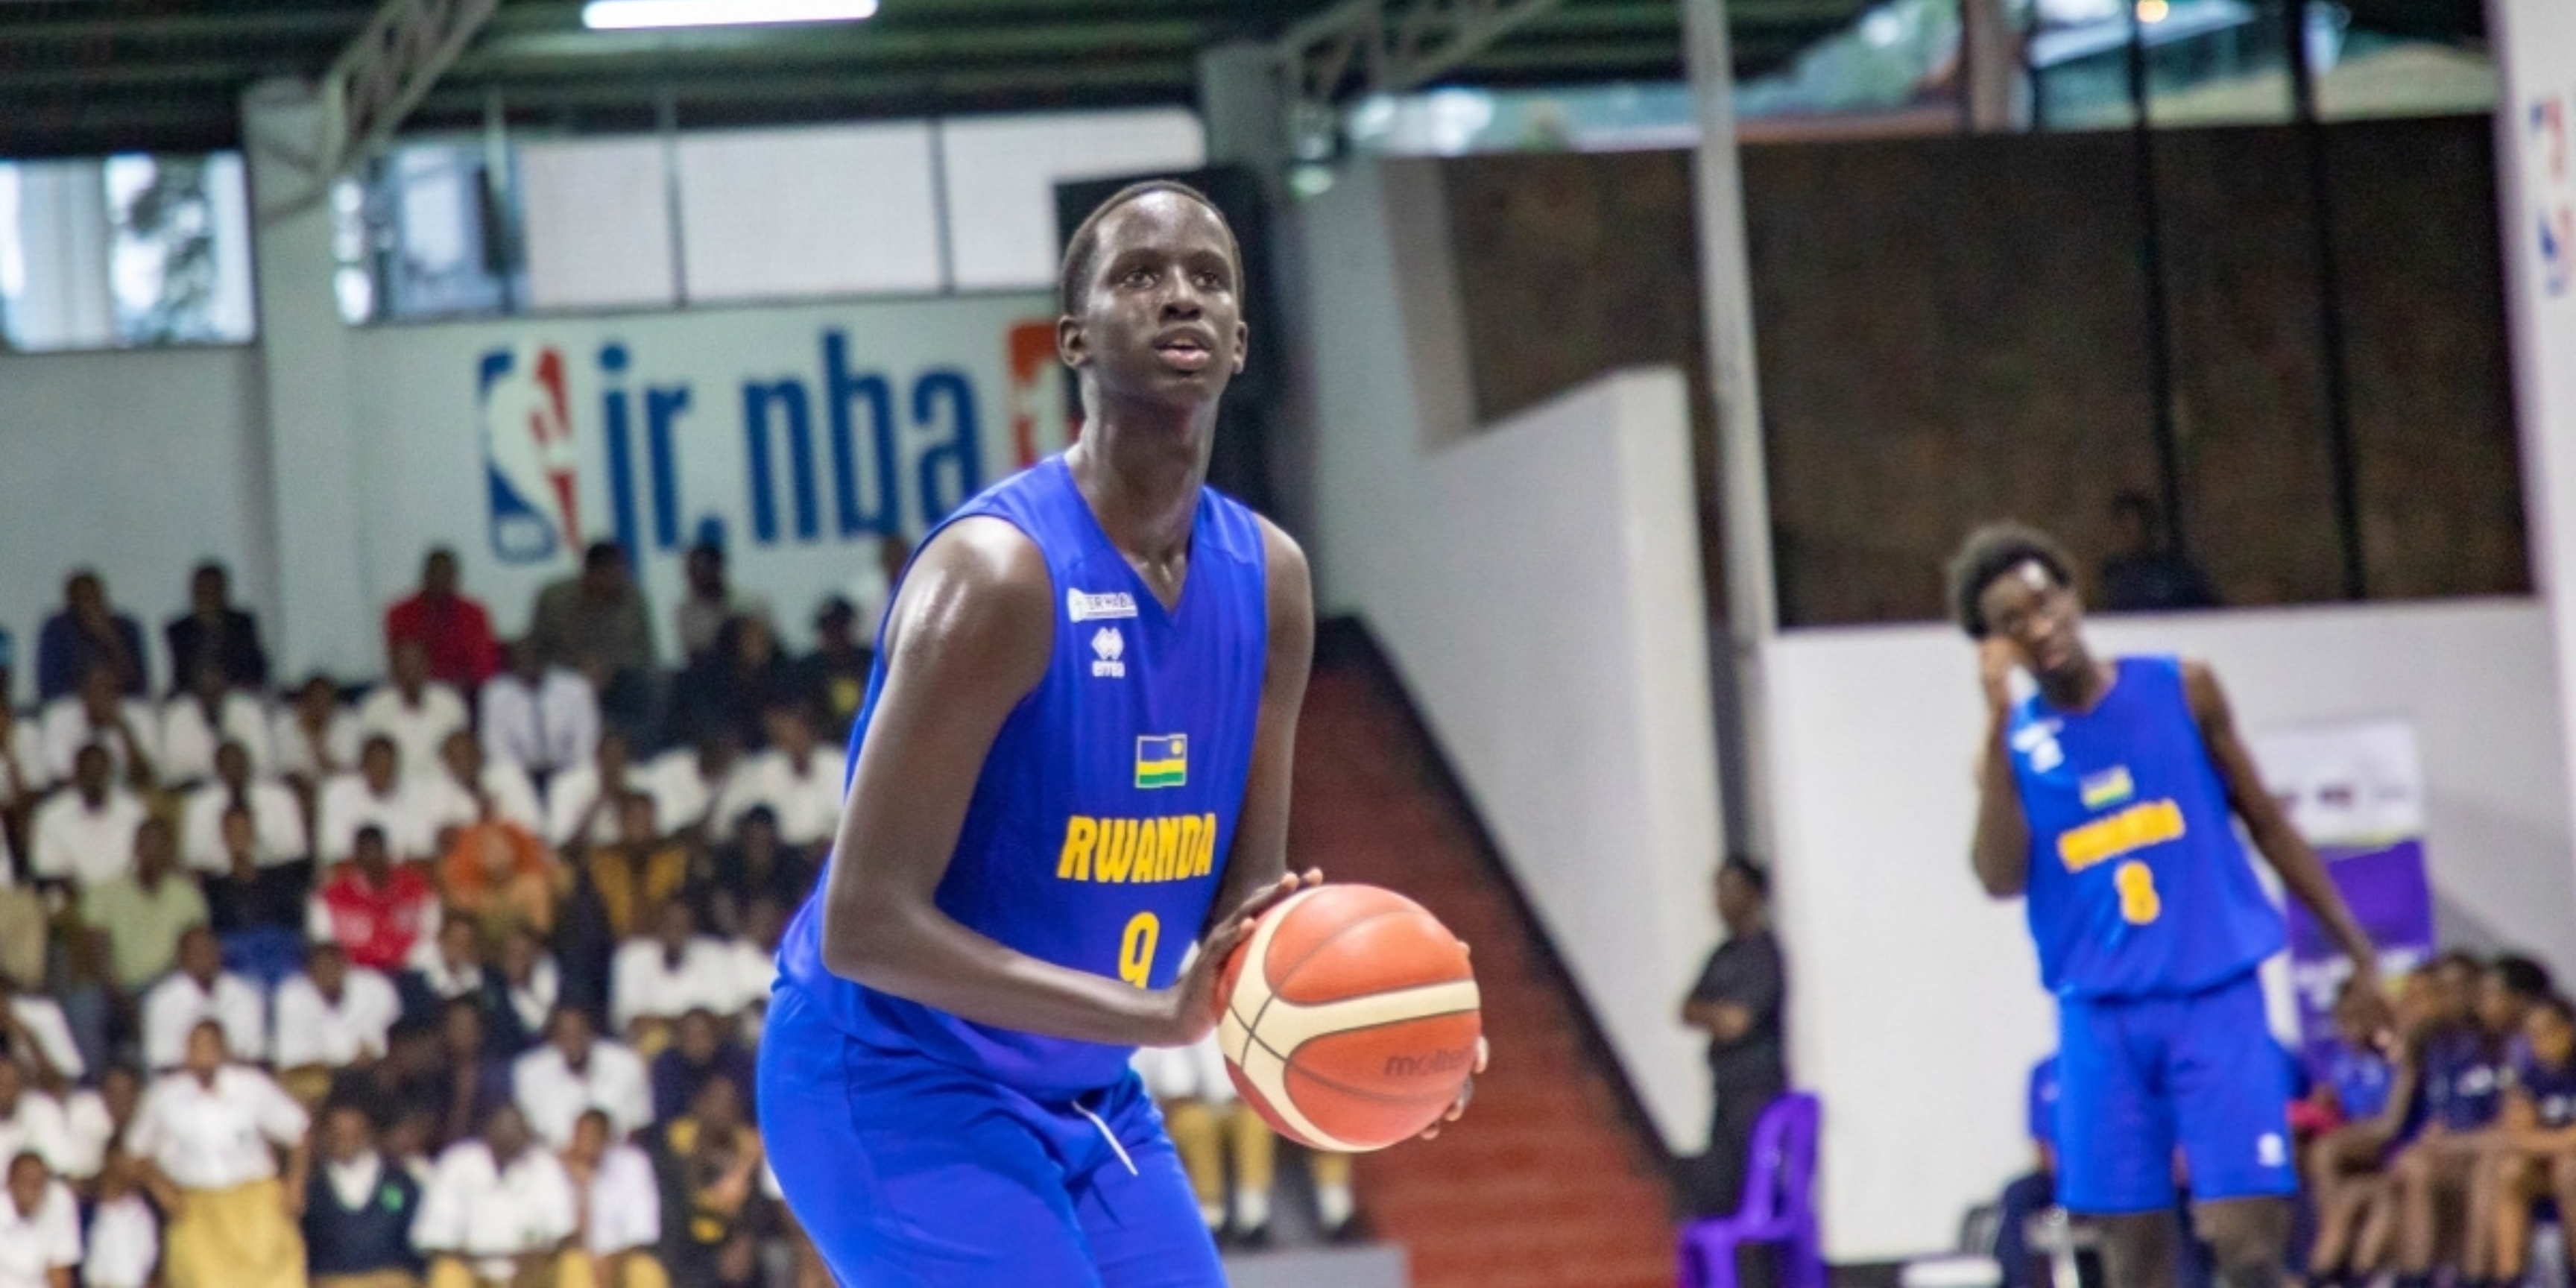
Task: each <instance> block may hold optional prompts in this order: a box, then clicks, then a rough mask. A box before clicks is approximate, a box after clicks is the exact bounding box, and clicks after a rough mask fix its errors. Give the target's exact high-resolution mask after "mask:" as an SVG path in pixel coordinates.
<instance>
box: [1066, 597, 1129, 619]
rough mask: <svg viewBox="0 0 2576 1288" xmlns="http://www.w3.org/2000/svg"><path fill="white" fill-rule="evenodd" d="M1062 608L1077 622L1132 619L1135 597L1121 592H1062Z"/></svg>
mask: <svg viewBox="0 0 2576 1288" xmlns="http://www.w3.org/2000/svg"><path fill="white" fill-rule="evenodd" d="M1064 608H1065V611H1066V612H1068V613H1071V614H1073V620H1075V621H1077V622H1097V621H1106V620H1108V619H1110V618H1113V617H1134V616H1135V615H1136V597H1135V596H1134V595H1130V594H1128V593H1127V592H1126V591H1123V590H1112V591H1108V592H1105V593H1103V594H1098V595H1094V594H1091V593H1089V592H1087V591H1080V590H1068V591H1066V592H1064Z"/></svg>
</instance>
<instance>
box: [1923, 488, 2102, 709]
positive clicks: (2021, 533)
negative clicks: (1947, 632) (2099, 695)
mask: <svg viewBox="0 0 2576 1288" xmlns="http://www.w3.org/2000/svg"><path fill="white" fill-rule="evenodd" d="M1950 610H1951V612H1952V614H1953V615H1954V616H1956V617H1957V619H1958V622H1959V628H1960V629H1961V630H1964V631H1966V632H1967V633H1968V638H1970V639H1975V640H1985V639H2004V640H2008V641H2010V642H2011V643H2012V645H2013V647H2014V648H2015V649H2017V650H2018V651H2019V652H2020V654H2021V661H2022V665H2023V666H2024V667H2025V668H2027V669H2028V670H2029V671H2030V673H2031V674H2032V675H2034V676H2037V677H2039V678H2041V679H2046V678H2048V677H2050V676H2056V675H2064V674H2067V673H2069V672H2072V671H2080V670H2082V669H2083V668H2084V667H2085V666H2086V665H2088V659H2087V658H2086V656H2085V653H2084V605H2083V603H2082V601H2080V600H2079V599H2078V598H2077V597H2076V594H2075V561H2074V560H2073V559H2070V558H2068V557H2067V554H2066V549H2065V547H2063V546H2060V545H2058V544H2057V542H2056V541H2055V540H2054V539H2053V538H2051V537H2050V536H2049V535H2048V534H2047V533H2045V532H2042V531H2040V530H2039V529H2037V528H2032V527H2026V526H2024V525H2022V524H2018V523H1990V524H1987V525H1985V526H1984V527H1981V528H1979V529H1977V530H1976V531H1974V532H1971V533H1969V534H1968V539H1967V540H1966V541H1964V542H1961V543H1960V545H1959V552H1958V553H1957V554H1956V555H1953V556H1951V559H1950Z"/></svg>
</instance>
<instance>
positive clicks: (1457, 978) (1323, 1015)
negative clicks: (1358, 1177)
mask: <svg viewBox="0 0 2576 1288" xmlns="http://www.w3.org/2000/svg"><path fill="white" fill-rule="evenodd" d="M1217 995H1218V997H1219V999H1220V1002H1221V1004H1222V1006H1223V1007H1224V1011H1223V1013H1222V1014H1221V1015H1220V1016H1219V1019H1218V1024H1217V1039H1218V1044H1219V1045H1220V1046H1221V1047H1222V1048H1223V1050H1224V1053H1225V1066H1226V1072H1227V1073H1228V1074H1230V1075H1232V1077H1233V1079H1234V1085H1235V1088H1236V1089H1237V1090H1239V1091H1241V1092H1242V1093H1243V1097H1244V1099H1245V1100H1246V1101H1247V1102H1249V1103H1250V1104H1251V1105H1252V1106H1253V1108H1255V1109H1257V1110H1259V1111H1260V1113H1261V1116H1262V1117H1263V1118H1265V1119H1267V1120H1269V1122H1270V1125H1271V1126H1272V1127H1274V1128H1276V1129H1278V1131H1279V1134H1280V1135H1283V1136H1286V1137H1287V1138H1289V1139H1290V1140H1293V1141H1296V1142H1298V1143H1299V1144H1302V1145H1306V1146H1309V1147H1312V1148H1316V1149H1328V1150H1338V1151H1342V1152H1345V1153H1359V1152H1365V1151H1368V1150H1376V1149H1384V1148H1386V1147H1387V1146H1389V1145H1392V1144H1394V1143H1396V1142H1397V1141H1400V1140H1404V1139H1406V1138H1408V1137H1411V1136H1415V1135H1418V1134H1420V1133H1421V1131H1422V1130H1423V1129H1424V1128H1426V1127H1429V1126H1431V1125H1432V1124H1433V1123H1435V1122H1438V1121H1439V1120H1440V1116H1441V1115H1442V1114H1443V1113H1445V1112H1447V1111H1448V1109H1449V1106H1450V1105H1451V1104H1452V1103H1454V1102H1455V1101H1456V1100H1457V1098H1458V1092H1459V1090H1460V1089H1461V1088H1462V1087H1463V1086H1465V1084H1466V1081H1467V1079H1468V1077H1469V1076H1470V1075H1471V1074H1472V1073H1473V1072H1474V1071H1475V1063H1476V1039H1477V1038H1478V1036H1479V1035H1480V1034H1481V1033H1482V1032H1483V1029H1484V1022H1483V1018H1482V1014H1481V1012H1480V1011H1479V1010H1478V999H1477V994H1476V976H1475V972H1474V971H1473V970H1472V969H1471V968H1470V967H1469V965H1468V962H1467V946H1466V945H1465V944H1462V943H1460V942H1459V941H1458V937H1457V936H1456V935H1453V934H1450V933H1449V928H1448V927H1446V926H1443V925H1441V924H1440V921H1439V919H1438V918H1436V917H1433V916H1432V915H1431V914H1430V913H1428V912H1426V911H1424V910H1423V908H1422V905H1420V904H1417V903H1415V902H1414V901H1412V900H1411V899H1407V898H1405V897H1404V896H1403V895H1400V894H1397V893H1395V892H1394V891H1392V890H1382V889H1379V888H1378V887H1376V886H1366V885H1326V886H1317V887H1315V888H1314V889H1311V890H1306V891H1303V892H1300V893H1298V894H1295V895H1292V896H1290V897H1289V898H1288V899H1286V900H1285V901H1283V902H1281V903H1280V905H1279V906H1278V907H1276V908H1273V909H1271V910H1269V911H1268V912H1266V913H1263V914H1262V916H1261V918H1260V920H1259V922H1258V923H1257V924H1256V925H1255V927H1254V929H1253V932H1252V935H1251V937H1250V938H1248V939H1246V940H1245V941H1244V942H1243V946H1242V947H1240V948H1238V949H1236V950H1235V953H1234V956H1232V957H1231V958H1229V959H1227V961H1226V963H1225V968H1224V970H1223V972H1222V973H1221V974H1220V975H1219V977H1218V985H1217Z"/></svg>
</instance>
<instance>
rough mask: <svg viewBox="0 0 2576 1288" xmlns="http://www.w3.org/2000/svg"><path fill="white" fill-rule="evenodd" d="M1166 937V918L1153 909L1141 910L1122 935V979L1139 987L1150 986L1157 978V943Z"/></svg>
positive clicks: (1120, 943) (1120, 959) (1120, 970)
mask: <svg viewBox="0 0 2576 1288" xmlns="http://www.w3.org/2000/svg"><path fill="white" fill-rule="evenodd" d="M1162 937H1163V920H1162V918H1160V917H1157V916H1155V915H1154V914H1152V913H1150V912H1140V913H1137V914H1136V916H1135V918H1134V919H1133V920H1130V921H1129V922H1128V923H1127V930H1126V932H1125V933H1124V934H1121V935H1120V936H1119V937H1118V978H1120V979H1123V980H1125V981H1127V982H1128V983H1130V984H1133V985H1135V986H1136V987H1138V988H1146V987H1150V986H1151V983H1152V981H1153V978H1154V945H1155V944H1156V943H1157V942H1158V941H1160V940H1161V939H1162Z"/></svg>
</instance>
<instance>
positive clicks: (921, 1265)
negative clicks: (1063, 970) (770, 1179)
mask: <svg viewBox="0 0 2576 1288" xmlns="http://www.w3.org/2000/svg"><path fill="white" fill-rule="evenodd" d="M759 1104H760V1130H761V1138H762V1140H763V1141H764V1142H765V1143H766V1144H767V1147H768V1151H769V1162H770V1166H771V1168H772V1169H774V1170H775V1171H776V1172H777V1173H778V1183H779V1188H780V1189H781V1190H782V1191H783V1192H784V1193H785V1194H786V1196H787V1205H788V1207H789V1208H790V1209H791V1210H793V1211H794V1212H795V1213H796V1219H797V1220H798V1221H799V1222H801V1223H802V1224H803V1225H804V1227H805V1231H806V1233H807V1234H808V1235H810V1236H812V1238H813V1240H814V1246H815V1247H816V1248H817V1249H818V1250H820V1251H821V1252H822V1254H823V1259H824V1261H825V1262H827V1263H828V1264H829V1265H830V1266H831V1268H832V1274H833V1276H834V1278H836V1279H838V1280H839V1281H840V1283H841V1284H842V1285H843V1286H844V1288H980V1286H982V1285H1011V1286H1012V1288H1027V1286H1029V1285H1037V1284H1045V1285H1049V1286H1050V1288H1055V1286H1058V1285H1061V1286H1063V1288H1095V1286H1096V1288H1221V1286H1222V1285H1223V1284H1224V1283H1225V1271H1224V1269H1223V1268H1222V1267H1221V1266H1220V1265H1219V1263H1218V1261H1217V1255H1216V1244H1215V1242H1214V1240H1213V1239H1212V1238H1211V1237H1210V1235H1209V1233H1208V1229H1207V1225H1206V1223H1205V1222H1204V1221H1203V1220H1202V1219H1201V1218H1200V1216H1199V1208H1198V1201H1197V1199H1196V1198H1194V1197H1192V1195H1191V1193H1190V1186H1189V1179H1188V1177H1187V1175H1186V1174H1185V1173H1184V1172H1182V1170H1181V1164H1180V1157H1179V1155H1177V1154H1176V1153H1174V1152H1173V1150H1172V1143H1171V1140H1170V1139H1169V1138H1168V1137H1167V1136H1165V1135H1164V1133H1163V1118H1162V1115H1161V1114H1160V1113H1159V1112H1157V1111H1156V1110H1155V1108H1154V1102H1153V1101H1152V1099H1150V1098H1149V1097H1148V1096H1147V1095H1146V1094H1145V1089H1144V1085H1143V1084H1142V1083H1141V1082H1140V1081H1138V1080H1137V1078H1136V1077H1135V1076H1134V1075H1133V1074H1130V1075H1128V1076H1127V1077H1126V1078H1124V1079H1123V1080H1121V1081H1119V1082H1117V1083H1115V1084H1112V1085H1111V1086H1108V1087H1106V1088H1103V1089H1101V1090H1098V1091H1094V1092H1091V1093H1089V1094H1086V1095H1084V1096H1083V1097H1082V1098H1080V1099H1079V1100H1076V1101H1072V1102H1063V1103H1050V1102H1046V1101H1041V1100H1037V1099H1033V1098H1031V1097H1029V1096H1028V1095H1025V1094H1023V1093H1021V1092H1019V1091H1016V1090H1013V1089H1012V1088H1009V1087H1006V1086H1004V1085H1002V1084H1000V1083H998V1082H995V1081H993V1080H992V1079H991V1078H988V1077H983V1076H980V1075H978V1074H976V1073H974V1072H972V1071H969V1070H966V1069H961V1068H958V1067H956V1066H953V1065H947V1064H942V1063H939V1062H937V1061H934V1060H930V1059H928V1058H926V1057H923V1056H919V1055H915V1054H911V1053H908V1052H892V1051H884V1050H879V1049H877V1048H875V1047H871V1046H867V1045H864V1044H862V1043H859V1042H856V1041H854V1040H852V1039H851V1038H850V1037H849V1035H847V1034H845V1033H843V1032H842V1031H841V1030H840V1029H838V1028H836V1027H834V1026H833V1025H832V1024H831V1023H830V1021H828V1020H827V1019H825V1018H824V1016H823V1015H822V1014H821V1013H820V1012H819V1011H818V1010H817V1009H815V1008H814V1007H813V1006H812V1005H811V1004H810V1003H809V1002H808V1001H807V1000H806V999H805V996H804V994H803V993H802V992H801V991H800V990H798V989H795V988H792V987H781V988H780V989H778V991H777V993H776V994H775V995H774V1000H773V1002H772V1005H771V1009H770V1012H769V1018H768V1021H767V1023H766V1024H765V1026H764V1027H763V1029H762V1031H761V1040H760V1100H759Z"/></svg>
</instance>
